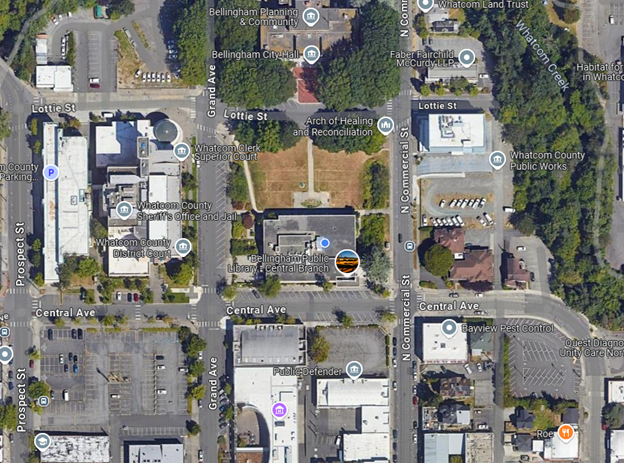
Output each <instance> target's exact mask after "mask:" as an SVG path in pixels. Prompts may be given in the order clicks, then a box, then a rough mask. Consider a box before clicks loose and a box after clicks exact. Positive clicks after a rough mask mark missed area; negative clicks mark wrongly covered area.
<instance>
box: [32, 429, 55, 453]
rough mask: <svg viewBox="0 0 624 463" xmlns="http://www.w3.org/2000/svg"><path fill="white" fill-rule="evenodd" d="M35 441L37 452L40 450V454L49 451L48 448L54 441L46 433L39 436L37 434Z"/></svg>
mask: <svg viewBox="0 0 624 463" xmlns="http://www.w3.org/2000/svg"><path fill="white" fill-rule="evenodd" d="M34 441H35V447H37V450H39V451H40V452H45V451H46V450H48V447H50V444H51V443H52V439H51V438H50V436H48V435H47V434H46V433H45V432H40V433H39V434H37V436H36V437H35V439H34Z"/></svg>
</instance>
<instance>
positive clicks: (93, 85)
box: [89, 84, 100, 88]
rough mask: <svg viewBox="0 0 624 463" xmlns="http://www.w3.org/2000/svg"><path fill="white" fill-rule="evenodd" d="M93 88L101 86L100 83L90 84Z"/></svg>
mask: <svg viewBox="0 0 624 463" xmlns="http://www.w3.org/2000/svg"><path fill="white" fill-rule="evenodd" d="M89 87H91V88H100V84H89Z"/></svg>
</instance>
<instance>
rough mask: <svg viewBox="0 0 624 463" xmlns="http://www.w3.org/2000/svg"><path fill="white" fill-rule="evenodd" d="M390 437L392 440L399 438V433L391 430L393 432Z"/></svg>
mask: <svg viewBox="0 0 624 463" xmlns="http://www.w3.org/2000/svg"><path fill="white" fill-rule="evenodd" d="M392 437H393V438H394V439H396V438H397V437H399V431H397V430H396V429H393V430H392Z"/></svg>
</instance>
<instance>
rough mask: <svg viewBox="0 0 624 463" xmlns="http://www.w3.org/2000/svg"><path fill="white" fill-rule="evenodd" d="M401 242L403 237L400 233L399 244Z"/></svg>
mask: <svg viewBox="0 0 624 463" xmlns="http://www.w3.org/2000/svg"><path fill="white" fill-rule="evenodd" d="M402 242H403V235H402V234H401V233H399V243H402Z"/></svg>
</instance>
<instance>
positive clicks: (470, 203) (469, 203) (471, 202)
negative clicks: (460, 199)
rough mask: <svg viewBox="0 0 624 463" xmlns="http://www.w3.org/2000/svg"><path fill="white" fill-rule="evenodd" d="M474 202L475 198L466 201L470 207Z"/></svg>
mask: <svg viewBox="0 0 624 463" xmlns="http://www.w3.org/2000/svg"><path fill="white" fill-rule="evenodd" d="M474 203H475V200H474V199H471V200H470V201H468V207H472V205H473V204H474Z"/></svg>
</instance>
